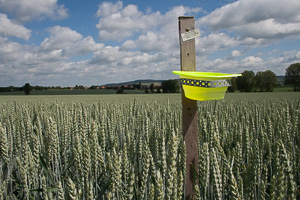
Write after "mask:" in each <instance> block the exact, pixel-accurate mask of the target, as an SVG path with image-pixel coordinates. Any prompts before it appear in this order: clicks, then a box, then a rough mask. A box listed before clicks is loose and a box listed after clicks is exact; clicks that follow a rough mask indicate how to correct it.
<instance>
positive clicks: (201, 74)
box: [173, 71, 242, 78]
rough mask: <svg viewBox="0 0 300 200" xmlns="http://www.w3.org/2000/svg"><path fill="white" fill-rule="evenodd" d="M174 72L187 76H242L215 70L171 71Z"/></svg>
mask: <svg viewBox="0 0 300 200" xmlns="http://www.w3.org/2000/svg"><path fill="white" fill-rule="evenodd" d="M173 73H174V74H178V75H180V76H187V77H197V78H232V77H237V76H242V74H226V73H216V72H198V71H173Z"/></svg>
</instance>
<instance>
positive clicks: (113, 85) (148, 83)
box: [104, 79, 164, 87]
mask: <svg viewBox="0 0 300 200" xmlns="http://www.w3.org/2000/svg"><path fill="white" fill-rule="evenodd" d="M163 81H164V80H153V79H143V80H135V81H128V82H122V83H108V84H106V85H104V86H106V87H119V86H122V85H124V86H125V85H133V84H139V83H141V84H142V85H150V84H151V83H153V84H154V85H161V82H163Z"/></svg>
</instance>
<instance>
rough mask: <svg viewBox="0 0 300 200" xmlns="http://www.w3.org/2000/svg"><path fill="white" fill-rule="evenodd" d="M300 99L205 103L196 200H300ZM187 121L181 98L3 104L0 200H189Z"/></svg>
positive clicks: (256, 96) (277, 96)
mask: <svg viewBox="0 0 300 200" xmlns="http://www.w3.org/2000/svg"><path fill="white" fill-rule="evenodd" d="M299 99H300V95H299V93H273V94H270V93H269V94H266V93H252V94H228V95H226V98H225V100H220V101H208V102H198V110H199V122H198V124H199V163H198V169H197V171H198V172H197V174H196V177H197V178H196V180H195V188H194V190H195V199H299V198H300V192H299V191H300V100H299ZM181 121H182V119H181V98H180V95H179V94H172V95H164V94H153V95H130V96H129V95H90V96H83V95H82V96H80V95H79V96H67V97H66V96H47V97H46V96H28V97H24V96H1V97H0V199H46V200H47V199H57V200H61V199H72V200H73V199H78V200H81V199H89V200H90V199H157V200H158V199H183V197H184V180H185V174H186V170H185V157H186V154H185V143H184V141H183V137H182V133H181ZM195 173H196V172H195Z"/></svg>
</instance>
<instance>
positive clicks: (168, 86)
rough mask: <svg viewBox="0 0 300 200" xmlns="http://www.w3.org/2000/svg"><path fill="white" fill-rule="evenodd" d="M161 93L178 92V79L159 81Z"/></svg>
mask: <svg viewBox="0 0 300 200" xmlns="http://www.w3.org/2000/svg"><path fill="white" fill-rule="evenodd" d="M161 88H162V90H163V93H176V92H179V88H180V86H179V81H178V80H166V81H163V82H162V83H161Z"/></svg>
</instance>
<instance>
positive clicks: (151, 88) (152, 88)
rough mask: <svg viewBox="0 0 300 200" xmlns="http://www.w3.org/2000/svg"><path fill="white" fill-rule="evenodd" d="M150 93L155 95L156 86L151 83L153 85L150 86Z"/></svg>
mask: <svg viewBox="0 0 300 200" xmlns="http://www.w3.org/2000/svg"><path fill="white" fill-rule="evenodd" d="M150 91H151V92H152V93H154V84H153V83H151V85H150Z"/></svg>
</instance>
